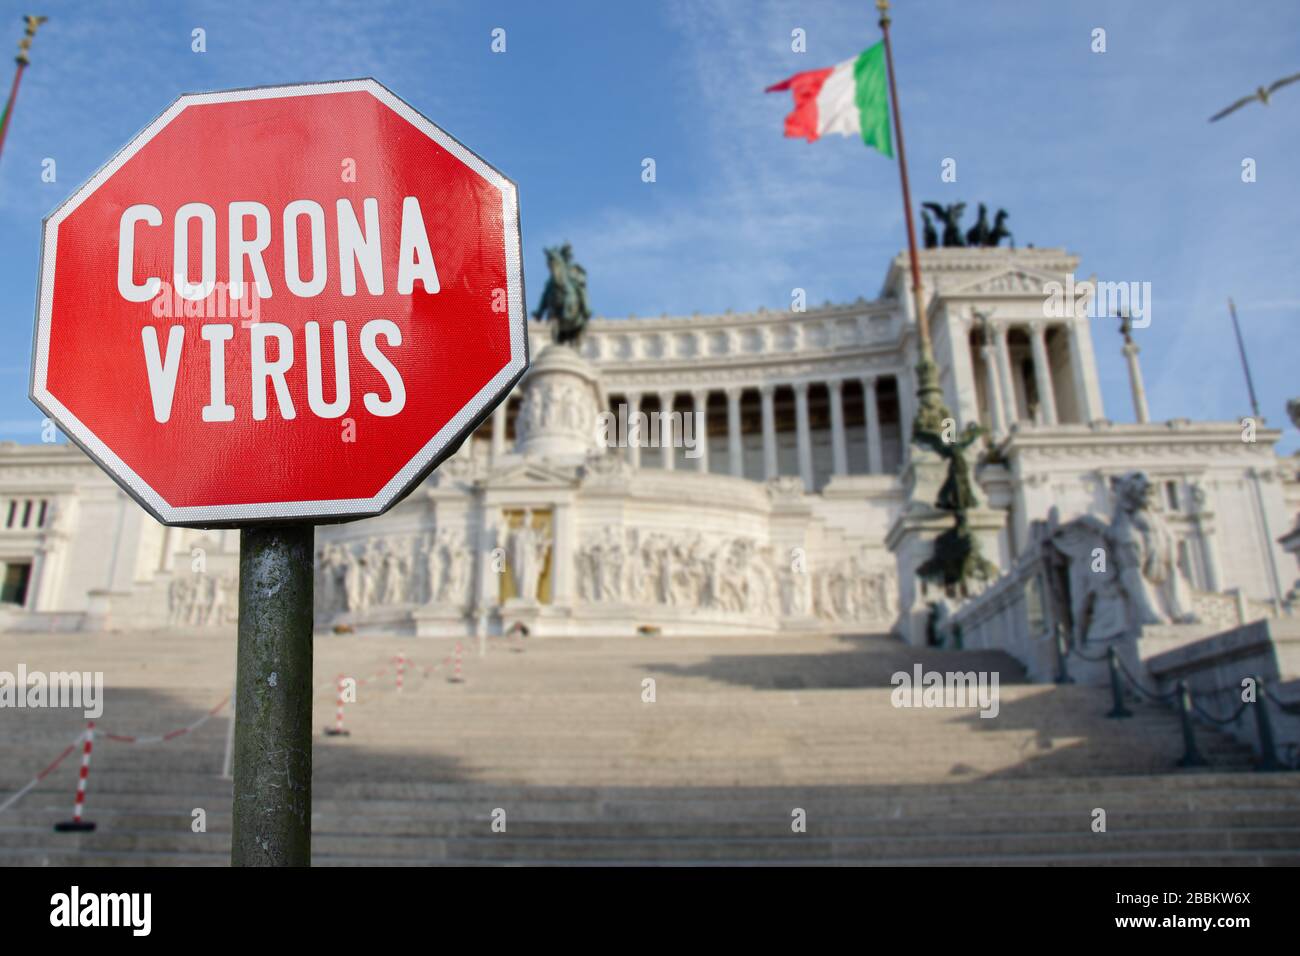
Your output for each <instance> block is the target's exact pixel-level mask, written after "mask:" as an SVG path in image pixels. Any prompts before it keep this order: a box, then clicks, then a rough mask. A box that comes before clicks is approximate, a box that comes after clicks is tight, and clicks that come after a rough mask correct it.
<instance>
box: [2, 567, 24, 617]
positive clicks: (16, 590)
mask: <svg viewBox="0 0 1300 956" xmlns="http://www.w3.org/2000/svg"><path fill="white" fill-rule="evenodd" d="M31 576H32V566H31V564H30V563H18V562H9V563H7V564H5V565H4V579H3V581H2V582H0V604H17V605H18V606H19V607H21V606H22V605H24V604H26V603H27V581H28V579H30V578H31Z"/></svg>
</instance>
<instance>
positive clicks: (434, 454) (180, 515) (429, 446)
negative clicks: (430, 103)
mask: <svg viewBox="0 0 1300 956" xmlns="http://www.w3.org/2000/svg"><path fill="white" fill-rule="evenodd" d="M357 91H364V92H368V93H370V94H371V95H372V96H374V97H375V98H376V99H377V100H379V101H380V102H381V103H383V104H384V105H386V106H388V107H389V108H390V109H392V110H393V112H395V113H397V114H398V115H399V116H401V117H402V118H403V119H405V120H406V121H407V122H408V123H410V124H411V125H412V126H414V127H416V128H417V129H418V130H420V131H421V132H422V133H424V134H425V135H426V136H428V137H429V138H430V139H432V140H433V141H434V142H436V143H437V144H438V145H439V146H441V147H442V148H443V149H445V150H447V151H448V152H449V153H451V154H452V155H453V156H455V157H456V158H457V159H459V160H460V161H461V162H462V163H464V164H465V165H466V166H468V167H469V168H470V169H472V170H474V172H476V173H477V174H478V175H479V176H481V177H482V178H483V179H485V180H486V181H487V182H489V183H490V184H492V185H493V186H495V187H496V188H497V190H498V191H499V192H500V193H501V207H502V208H501V212H502V225H503V228H504V233H505V235H504V238H505V259H506V287H507V288H506V300H507V308H508V313H507V314H508V321H509V323H510V360H509V362H507V363H506V365H505V366H504V367H503V368H502V369H501V370H500V371H499V372H498V373H497V374H496V375H495V376H493V378H492V379H491V380H490V381H489V382H488V383H487V384H486V385H484V386H483V388H482V389H480V390H479V391H478V393H477V394H475V395H474V397H473V398H471V399H470V401H469V402H467V403H466V404H465V406H464V407H463V408H462V409H461V410H460V411H459V412H457V414H456V415H455V416H453V417H452V419H451V420H450V421H449V422H447V424H446V425H444V426H443V427H442V429H441V430H439V431H438V432H437V434H435V435H434V436H433V437H432V438H431V439H430V440H429V441H428V442H426V443H425V445H424V446H423V447H422V448H421V449H420V450H419V451H418V452H417V453H416V455H415V457H413V458H412V459H411V460H410V461H409V462H407V463H406V465H405V466H404V467H403V468H401V470H399V471H398V472H397V474H396V475H394V476H393V477H392V479H391V480H389V481H388V483H387V484H385V485H384V487H383V488H381V489H380V490H379V492H378V493H377V494H376V495H375V496H374V497H372V498H342V499H335V500H326V501H297V502H260V503H254V504H240V505H210V506H209V505H204V506H192V507H176V506H173V505H172V504H171V503H169V502H168V501H166V500H165V499H164V498H163V497H162V496H161V495H160V494H158V493H157V492H156V491H155V490H154V489H153V488H152V487H151V486H150V485H149V484H148V483H147V482H146V481H145V480H144V479H143V478H141V477H140V476H139V475H138V474H136V473H135V471H134V470H132V469H131V468H130V467H129V466H128V465H127V464H126V462H124V461H122V459H121V458H120V457H118V456H117V455H116V454H115V453H114V452H113V450H112V449H110V448H109V447H108V446H107V445H106V444H105V443H104V442H103V441H101V440H100V439H99V437H98V436H97V435H95V433H94V432H93V431H91V430H90V429H89V428H88V427H87V426H86V425H85V423H83V422H82V421H81V420H80V419H78V418H77V416H75V415H74V414H72V412H71V411H70V410H69V409H68V408H67V407H66V406H65V405H64V404H63V403H62V402H60V401H59V400H58V399H57V398H55V397H54V395H53V394H51V393H50V391H49V389H48V387H47V384H46V383H47V375H48V364H49V344H50V320H51V310H52V308H53V301H54V266H55V255H56V252H57V248H58V231H59V224H60V223H61V222H62V221H63V220H64V219H66V218H67V217H68V216H69V215H71V214H72V212H73V211H74V210H76V209H77V207H78V206H80V205H81V204H82V203H83V202H84V201H85V200H86V199H87V198H89V197H90V195H91V194H92V193H93V192H94V191H95V190H96V189H98V188H99V187H100V186H101V185H103V183H104V182H105V181H106V180H107V179H108V178H109V177H110V176H112V175H113V174H114V173H115V172H117V170H118V169H120V168H121V167H122V166H123V165H124V164H125V163H126V162H127V160H129V159H130V158H131V157H132V156H134V155H135V154H136V153H137V152H139V151H140V149H141V148H142V147H144V145H145V144H146V143H148V142H149V141H150V140H151V139H153V137H154V136H156V135H157V134H158V133H159V132H160V131H161V130H162V129H163V128H164V127H165V126H166V125H167V124H168V123H170V122H171V121H172V120H173V119H175V118H176V117H177V116H178V115H180V113H181V112H182V111H183V110H185V109H186V108H188V107H190V106H193V105H198V104H206V103H232V102H241V101H247V100H261V99H277V98H282V97H289V96H319V95H327V94H331V93H349V92H357ZM520 233H521V230H520V221H519V197H518V190H517V189H516V186H515V184H514V182H513V181H512V180H510V179H508V178H507V177H506V176H504V175H502V174H501V173H500V172H499V171H497V170H496V169H495V168H494V167H492V166H491V165H489V164H488V163H487V161H486V160H484V159H483V158H482V157H480V156H478V155H477V154H476V153H474V152H473V151H472V150H470V149H469V148H468V147H466V146H464V145H463V144H462V143H460V142H458V141H457V140H456V139H455V138H454V137H452V136H451V135H450V134H448V133H447V132H445V131H444V130H442V129H441V128H439V127H438V126H437V125H435V124H434V123H433V122H432V121H431V120H429V119H428V118H427V117H425V116H423V115H422V114H420V113H419V112H417V111H416V110H415V109H414V108H413V107H412V106H410V105H409V104H408V103H406V102H405V101H404V100H402V99H401V98H400V97H398V96H397V95H396V94H394V93H393V92H392V91H391V90H389V89H388V88H387V87H385V86H384V85H383V84H381V83H379V82H378V81H377V80H374V79H371V78H369V77H367V78H362V79H355V80H334V81H326V82H321V83H299V84H292V85H288V86H261V87H250V88H247V89H238V90H223V91H220V92H214V93H186V94H183V95H181V96H179V97H177V98H176V100H175V101H173V102H172V104H171V106H169V107H168V108H167V109H166V110H164V111H163V112H162V113H161V114H159V116H158V117H157V118H156V119H154V121H153V122H152V123H150V124H149V125H148V126H146V127H145V128H144V129H143V130H141V131H140V132H139V133H137V134H136V135H135V137H133V138H132V139H131V141H130V142H129V143H127V144H126V146H124V147H123V148H122V149H121V150H120V151H119V152H118V153H117V155H115V156H114V157H113V158H112V159H110V160H109V161H108V162H107V163H105V164H104V165H103V166H102V167H100V169H99V170H98V171H97V172H96V173H95V175H94V176H92V177H91V178H90V179H89V180H87V181H86V182H85V183H84V184H82V186H81V187H80V188H79V189H77V191H76V192H74V193H73V194H72V195H71V196H69V197H68V198H67V199H66V200H64V202H63V203H62V204H60V205H59V206H58V207H57V208H56V209H55V210H54V211H53V212H51V213H50V214H49V215H48V216H47V217H46V218H45V221H44V225H43V228H42V236H41V263H40V276H39V280H38V288H37V298H36V334H35V336H34V337H33V341H32V375H31V385H30V396H31V399H32V401H33V402H35V403H36V405H37V406H39V407H40V408H41V410H42V411H44V412H45V413H46V415H48V416H49V417H50V418H51V419H53V420H54V422H55V423H56V424H58V426H59V427H60V428H61V429H62V430H63V431H64V432H66V433H67V435H68V437H70V438H71V439H72V440H73V441H74V442H76V444H77V445H78V446H80V448H81V449H82V451H84V452H85V453H86V454H87V455H89V456H90V457H91V458H93V459H94V460H95V462H96V463H97V464H98V465H99V466H100V467H101V468H103V469H104V471H106V472H107V473H108V474H109V475H110V476H111V477H112V478H113V479H114V480H115V481H116V482H117V483H118V484H119V485H121V486H122V488H123V490H125V491H126V492H127V493H128V494H130V495H131V497H132V498H134V499H135V500H136V501H137V502H139V503H140V505H141V506H142V507H143V508H145V510H147V511H148V512H149V513H150V514H152V515H153V516H154V517H155V518H157V519H158V520H159V521H161V522H162V523H163V524H168V525H184V526H196V527H219V526H231V525H248V524H267V523H271V524H273V523H277V522H306V521H315V522H316V523H322V524H324V523H333V522H339V521H349V520H352V519H355V518H364V517H370V516H373V515H377V514H381V513H383V512H384V511H386V510H387V509H389V508H391V507H392V506H393V505H394V504H396V503H397V502H398V501H400V500H401V499H402V498H403V497H405V496H406V495H407V494H409V493H410V491H411V490H412V489H414V488H415V486H416V485H417V484H419V482H420V481H422V480H423V479H424V478H425V477H426V476H427V475H428V473H429V472H431V471H432V470H433V469H434V468H436V467H437V466H438V464H439V463H440V462H441V461H442V460H443V459H444V458H445V457H447V455H448V454H449V449H451V447H452V446H453V445H456V444H457V443H458V442H459V441H461V440H462V439H463V438H465V437H467V435H468V432H469V431H470V430H471V429H472V428H474V427H476V426H477V424H478V423H479V422H481V421H482V420H483V419H484V418H486V417H487V415H489V414H490V413H491V411H492V409H493V408H494V407H495V406H496V405H497V403H498V402H500V401H503V400H504V399H505V397H506V396H507V395H508V394H509V391H510V389H511V388H512V387H513V386H514V384H515V383H516V382H517V381H518V380H519V378H520V377H521V376H522V375H523V373H524V371H525V370H526V369H527V368H528V316H527V312H526V310H525V307H524V286H523V281H524V280H523V246H522V236H521V234H520Z"/></svg>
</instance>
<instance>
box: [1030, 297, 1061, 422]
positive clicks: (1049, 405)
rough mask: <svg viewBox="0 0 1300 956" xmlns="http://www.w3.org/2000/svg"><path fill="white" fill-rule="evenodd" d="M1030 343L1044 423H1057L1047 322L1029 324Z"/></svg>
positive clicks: (1040, 411)
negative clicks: (1048, 358)
mask: <svg viewBox="0 0 1300 956" xmlns="http://www.w3.org/2000/svg"><path fill="white" fill-rule="evenodd" d="M1029 343H1030V346H1031V347H1032V348H1033V350H1034V383H1035V384H1036V385H1037V386H1038V411H1039V414H1040V415H1041V416H1042V423H1043V424H1044V425H1055V424H1056V393H1055V392H1054V391H1053V390H1052V367H1051V364H1050V363H1049V362H1048V360H1047V323H1046V322H1032V323H1030V325H1029Z"/></svg>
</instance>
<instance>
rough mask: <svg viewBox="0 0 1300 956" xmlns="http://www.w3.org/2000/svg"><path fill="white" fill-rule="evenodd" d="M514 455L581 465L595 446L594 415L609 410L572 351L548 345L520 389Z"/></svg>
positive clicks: (593, 377)
mask: <svg viewBox="0 0 1300 956" xmlns="http://www.w3.org/2000/svg"><path fill="white" fill-rule="evenodd" d="M520 388H521V389H522V391H523V402H522V404H521V405H520V406H519V415H518V417H517V418H516V419H515V435H516V438H515V448H514V451H515V453H516V454H520V455H530V456H535V457H538V458H545V459H548V460H550V461H554V462H570V463H581V462H583V461H585V460H586V458H587V456H588V454H589V453H590V452H591V451H593V450H594V449H595V448H597V446H598V441H597V438H598V435H599V420H598V415H599V413H600V412H601V411H604V410H605V409H606V408H607V403H606V398H605V392H604V388H603V387H602V386H601V384H600V378H599V376H598V374H597V372H596V370H595V368H593V367H592V365H591V364H590V363H589V362H588V361H587V360H586V359H584V358H583V357H582V356H580V355H579V354H578V353H577V351H576V350H575V349H572V348H569V347H568V346H565V345H554V344H552V345H548V346H546V348H544V349H542V351H541V353H540V354H539V355H538V356H537V358H536V359H534V361H533V363H532V365H531V366H530V367H529V369H528V372H527V374H525V375H524V378H523V380H522V382H521V384H520Z"/></svg>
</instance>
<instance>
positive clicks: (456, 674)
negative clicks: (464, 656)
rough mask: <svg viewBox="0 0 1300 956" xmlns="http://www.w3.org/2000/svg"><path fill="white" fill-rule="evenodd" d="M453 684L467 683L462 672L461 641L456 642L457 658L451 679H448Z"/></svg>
mask: <svg viewBox="0 0 1300 956" xmlns="http://www.w3.org/2000/svg"><path fill="white" fill-rule="evenodd" d="M448 680H450V681H451V683H453V684H463V683H465V678H464V676H462V674H461V672H460V641H457V642H456V656H455V658H454V663H453V665H452V672H451V677H450V678H448Z"/></svg>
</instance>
